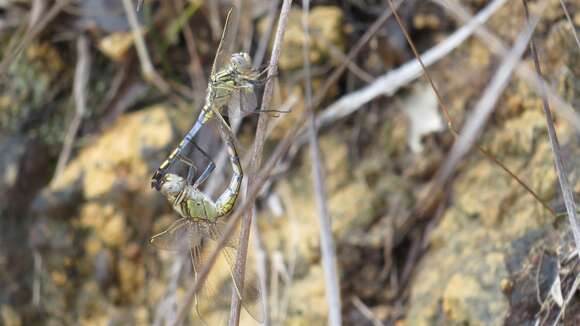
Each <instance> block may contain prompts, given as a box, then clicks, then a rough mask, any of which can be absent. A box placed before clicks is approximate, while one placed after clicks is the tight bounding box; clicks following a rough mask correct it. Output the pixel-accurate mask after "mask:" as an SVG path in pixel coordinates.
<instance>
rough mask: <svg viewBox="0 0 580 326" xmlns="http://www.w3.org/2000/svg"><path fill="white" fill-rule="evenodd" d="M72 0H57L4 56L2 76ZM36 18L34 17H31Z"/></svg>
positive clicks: (1, 62) (0, 72) (1, 68)
mask: <svg viewBox="0 0 580 326" xmlns="http://www.w3.org/2000/svg"><path fill="white" fill-rule="evenodd" d="M70 1H71V0H57V1H56V3H55V4H54V5H53V6H52V7H51V8H50V10H49V11H48V12H47V13H46V15H44V17H42V19H41V20H39V21H38V22H37V23H36V24H34V26H33V27H31V28H29V29H28V31H27V33H26V34H25V35H24V37H23V38H22V40H21V41H20V43H18V45H17V46H16V49H14V50H13V51H10V52H8V54H7V55H6V56H5V57H4V58H2V61H0V76H2V75H4V73H5V72H6V69H8V67H9V66H10V65H11V64H12V62H13V61H14V60H15V59H16V57H18V55H20V53H22V51H23V50H24V49H25V48H26V47H28V45H30V43H31V42H32V41H33V40H34V39H35V38H36V37H37V36H38V34H40V32H42V30H44V28H45V27H46V26H47V25H48V24H49V23H50V22H51V21H52V20H53V19H54V18H56V16H57V15H58V14H59V13H60V12H61V11H62V10H63V8H64V7H65V6H66V5H67V4H68V3H69V2H70ZM31 18H32V19H34V17H31Z"/></svg>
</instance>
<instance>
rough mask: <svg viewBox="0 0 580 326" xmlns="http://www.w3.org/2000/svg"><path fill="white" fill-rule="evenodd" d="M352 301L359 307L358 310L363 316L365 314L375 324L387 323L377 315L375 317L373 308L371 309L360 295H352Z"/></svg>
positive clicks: (377, 325)
mask: <svg viewBox="0 0 580 326" xmlns="http://www.w3.org/2000/svg"><path fill="white" fill-rule="evenodd" d="M351 302H352V304H353V305H354V306H355V307H356V308H357V309H358V311H360V313H361V314H363V316H365V317H366V318H367V319H368V320H370V321H371V322H372V323H373V326H384V325H385V324H383V323H382V322H381V321H380V320H379V319H378V318H377V317H375V315H374V314H373V312H372V311H371V309H369V307H368V306H367V305H366V304H365V303H364V302H362V300H361V299H360V298H359V297H357V296H354V297H352V299H351Z"/></svg>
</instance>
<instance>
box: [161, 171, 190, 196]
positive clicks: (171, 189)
mask: <svg viewBox="0 0 580 326" xmlns="http://www.w3.org/2000/svg"><path fill="white" fill-rule="evenodd" d="M184 188H185V179H184V178H182V177H180V176H178V175H177V174H173V173H167V174H166V175H164V176H163V178H162V180H161V186H160V191H161V193H162V194H163V195H165V196H167V197H171V198H173V197H177V195H179V193H180V192H181V191H183V189H184Z"/></svg>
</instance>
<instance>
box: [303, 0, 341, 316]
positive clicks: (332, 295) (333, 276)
mask: <svg viewBox="0 0 580 326" xmlns="http://www.w3.org/2000/svg"><path fill="white" fill-rule="evenodd" d="M309 7H310V1H309V0H302V9H303V15H302V26H303V29H304V37H305V41H304V46H303V48H302V52H303V56H304V71H305V87H304V88H305V93H306V94H305V95H306V96H305V100H306V108H307V110H308V140H309V143H310V155H311V156H312V176H313V179H314V180H313V181H314V193H315V196H316V206H317V208H318V221H319V223H320V250H321V252H322V267H323V269H324V282H325V286H326V300H327V302H328V324H329V325H332V326H339V325H341V324H342V318H341V303H340V286H339V277H338V271H337V264H336V252H335V247H334V240H333V238H332V230H331V226H330V224H331V222H330V216H329V213H328V206H327V205H326V202H327V199H326V187H325V183H324V176H323V173H324V172H323V171H322V164H321V163H320V148H319V146H318V139H317V138H316V122H315V117H314V112H313V109H312V81H311V79H310V58H309V54H310V38H309V36H310V33H309V28H308V27H309V26H308V15H309Z"/></svg>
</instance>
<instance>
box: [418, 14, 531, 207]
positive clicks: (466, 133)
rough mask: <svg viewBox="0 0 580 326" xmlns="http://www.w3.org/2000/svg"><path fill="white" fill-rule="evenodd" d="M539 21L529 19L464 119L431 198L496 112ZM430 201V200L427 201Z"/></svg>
mask: <svg viewBox="0 0 580 326" xmlns="http://www.w3.org/2000/svg"><path fill="white" fill-rule="evenodd" d="M537 23H538V18H537V17H536V18H535V19H534V20H533V21H532V22H530V24H526V27H525V28H524V30H523V31H522V32H521V33H520V35H519V37H518V39H517V41H516V42H515V44H514V46H513V48H512V50H511V51H510V53H509V54H508V55H507V56H506V57H505V58H504V60H503V62H502V63H501V65H500V66H499V68H498V69H497V71H496V73H495V75H494V76H493V78H492V79H491V81H490V83H489V85H488V86H487V87H486V89H485V90H484V92H483V94H482V96H481V98H480V100H479V101H478V102H477V104H476V105H475V107H474V109H473V111H472V113H471V114H470V116H469V117H468V119H467V121H466V122H465V126H464V127H463V129H462V131H461V133H460V135H459V137H458V138H457V140H456V141H455V144H454V145H453V148H451V151H450V153H449V155H448V158H447V160H446V162H445V163H444V164H443V167H442V168H441V169H440V170H439V172H438V173H437V175H436V176H435V182H436V186H435V187H437V188H435V189H437V190H436V191H433V192H430V194H429V196H430V198H434V197H436V192H439V190H440V189H442V187H443V186H444V185H445V184H446V182H447V181H448V180H449V178H450V177H451V175H452V174H453V172H454V171H455V168H456V166H457V164H458V163H459V161H460V160H461V159H462V158H463V157H464V156H465V155H466V154H467V152H468V151H469V150H470V149H471V147H472V146H473V145H474V143H475V142H476V139H477V138H478V136H479V134H480V133H481V131H482V129H483V127H484V125H485V123H486V122H487V120H488V118H489V117H490V115H491V113H492V112H493V109H494V108H495V105H496V103H497V100H498V99H499V96H500V95H501V94H502V93H503V90H504V89H505V87H506V86H507V84H508V82H509V80H510V78H511V75H512V72H513V71H514V69H515V67H516V66H517V64H518V62H519V61H520V60H521V56H522V55H523V53H524V51H525V50H526V47H527V44H528V42H529V40H530V38H531V36H532V33H533V30H534V28H535V26H536V25H537ZM427 202H429V201H428V200H427Z"/></svg>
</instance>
